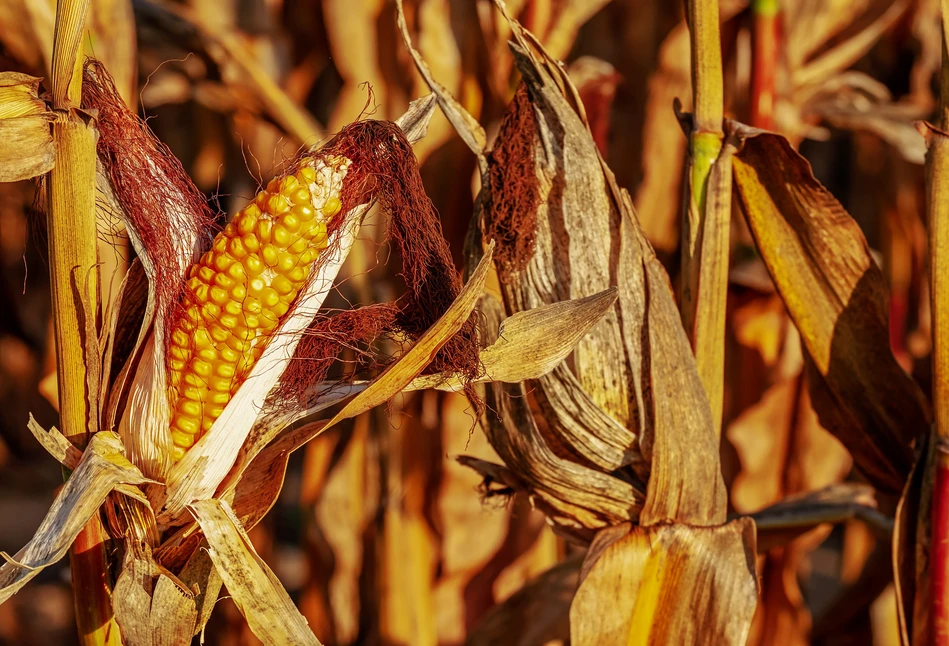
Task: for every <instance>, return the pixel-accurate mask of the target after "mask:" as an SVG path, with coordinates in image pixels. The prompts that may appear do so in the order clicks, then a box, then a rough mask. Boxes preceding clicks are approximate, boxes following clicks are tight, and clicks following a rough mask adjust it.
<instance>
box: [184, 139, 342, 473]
mask: <svg viewBox="0 0 949 646" xmlns="http://www.w3.org/2000/svg"><path fill="white" fill-rule="evenodd" d="M348 168H349V160H347V159H346V158H344V157H333V158H328V159H325V160H324V159H313V158H308V159H304V160H303V162H302V163H301V165H300V167H299V169H298V171H297V172H296V173H295V174H293V175H288V176H286V177H284V178H282V179H279V180H277V179H274V180H272V181H271V182H270V184H268V186H267V188H266V189H264V190H262V191H261V192H260V193H259V194H258V195H257V197H256V199H254V201H253V202H251V203H249V204H248V205H247V206H245V207H244V209H243V210H242V211H241V212H240V213H238V214H237V216H236V217H235V218H234V219H233V220H232V221H231V222H230V223H229V224H228V225H227V226H226V227H225V228H224V230H223V231H222V232H221V233H220V234H218V236H217V237H216V238H215V240H214V244H213V246H212V248H211V249H210V250H209V251H208V252H207V253H205V254H204V255H203V256H202V258H201V260H200V262H199V263H196V264H195V265H194V266H192V268H191V270H190V273H189V275H188V281H187V288H186V290H185V296H184V300H183V312H184V314H183V316H181V317H180V318H179V320H178V322H177V323H176V325H175V326H174V328H173V329H172V331H171V336H170V345H169V350H168V355H167V356H168V375H169V391H170V393H169V394H170V404H171V439H172V443H173V458H174V460H175V461H177V460H180V459H181V458H182V457H183V456H184V454H185V452H186V451H187V450H188V449H189V448H190V447H191V446H192V445H194V443H195V442H197V441H198V440H199V439H200V438H201V436H202V435H204V433H206V432H207V431H208V429H210V428H211V425H212V424H213V423H214V421H215V420H216V419H217V418H218V416H220V414H221V412H222V411H223V410H224V406H225V405H227V403H228V401H230V399H231V397H232V396H233V395H234V393H235V392H236V391H237V388H238V387H239V386H240V384H241V383H242V382H243V381H244V379H245V378H246V377H247V374H248V373H249V372H250V370H251V368H252V367H253V366H254V363H256V361H257V359H258V358H259V357H260V355H261V353H262V352H263V349H264V346H265V345H266V341H267V339H268V338H269V337H270V336H271V335H272V334H273V332H274V331H275V329H276V327H277V323H278V321H279V320H280V317H281V316H283V315H284V314H286V313H287V311H289V309H290V307H291V306H292V305H293V302H294V300H295V299H296V297H297V294H298V293H299V292H300V290H301V289H302V288H303V287H304V286H305V285H306V282H307V280H308V279H309V277H310V272H311V270H312V266H313V263H314V261H316V259H317V258H318V257H319V254H320V252H321V251H322V250H323V249H325V248H326V246H327V223H328V222H329V220H330V218H332V217H333V216H334V215H336V214H337V213H339V211H340V209H341V208H342V204H341V202H340V197H339V194H340V189H341V188H342V182H343V178H344V177H345V175H346V172H347V170H348Z"/></svg>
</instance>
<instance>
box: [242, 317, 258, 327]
mask: <svg viewBox="0 0 949 646" xmlns="http://www.w3.org/2000/svg"><path fill="white" fill-rule="evenodd" d="M244 325H245V326H246V327H247V329H249V330H250V329H254V328H258V327H260V319H259V318H257V317H256V316H255V315H254V314H245V315H244Z"/></svg>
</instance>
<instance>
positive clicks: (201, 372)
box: [191, 359, 212, 378]
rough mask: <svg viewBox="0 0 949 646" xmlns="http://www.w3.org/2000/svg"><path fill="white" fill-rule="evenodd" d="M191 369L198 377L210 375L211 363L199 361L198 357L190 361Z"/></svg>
mask: <svg viewBox="0 0 949 646" xmlns="http://www.w3.org/2000/svg"><path fill="white" fill-rule="evenodd" d="M191 369H192V370H193V371H194V372H195V373H197V375H198V376H199V377H205V378H207V377H210V376H211V372H212V368H211V364H210V363H208V362H207V361H201V360H200V359H199V360H197V361H194V362H192V364H191Z"/></svg>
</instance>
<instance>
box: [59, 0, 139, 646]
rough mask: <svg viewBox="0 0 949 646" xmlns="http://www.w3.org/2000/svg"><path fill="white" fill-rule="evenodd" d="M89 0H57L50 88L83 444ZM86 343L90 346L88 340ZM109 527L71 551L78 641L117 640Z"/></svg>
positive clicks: (66, 333) (68, 425)
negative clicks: (82, 108) (83, 103)
mask: <svg viewBox="0 0 949 646" xmlns="http://www.w3.org/2000/svg"><path fill="white" fill-rule="evenodd" d="M89 5H90V2H89V0H60V1H59V3H58V4H57V7H56V27H55V33H54V42H53V64H52V74H51V76H52V79H51V86H52V87H51V89H52V96H53V107H54V109H55V110H56V112H57V115H56V121H55V122H54V123H53V140H54V146H55V150H56V165H55V166H54V167H53V169H52V170H51V171H50V173H49V177H48V181H47V202H48V228H49V258H50V288H51V292H52V299H53V325H54V332H55V337H56V368H57V377H58V383H59V405H60V424H61V426H62V432H63V434H64V435H65V436H66V437H67V438H68V439H69V440H70V441H71V442H72V443H73V444H75V445H76V446H78V447H79V448H83V447H84V446H85V445H86V443H87V441H88V438H89V433H90V431H94V430H95V429H94V428H90V426H91V424H90V420H93V419H94V417H95V416H94V414H91V413H90V406H89V402H90V400H91V399H93V398H94V397H95V395H94V394H93V393H92V392H90V389H89V386H88V383H89V381H88V375H87V370H88V367H89V365H90V364H91V362H93V361H98V357H96V356H87V352H89V353H93V354H94V353H95V352H96V350H95V348H96V345H95V344H96V339H95V338H93V339H88V338H87V336H88V335H87V330H94V329H95V325H96V314H97V311H98V307H97V303H98V300H99V299H98V288H99V285H98V283H99V280H98V269H97V266H96V263H97V252H96V248H97V235H96V215H95V176H96V134H95V130H94V128H93V127H92V125H91V124H89V123H88V122H87V121H86V120H85V119H84V118H83V117H82V116H81V115H80V114H79V113H78V112H76V111H75V108H76V107H78V106H79V102H80V96H81V93H82V66H81V64H82V61H81V60H80V59H79V55H80V52H81V49H82V35H83V33H84V25H85V22H86V16H87V14H88V11H89ZM87 342H88V346H87ZM104 540H105V531H104V529H103V527H102V525H101V521H100V519H99V517H98V515H96V516H93V518H92V520H90V521H89V523H88V524H87V525H86V527H85V528H84V529H83V531H82V532H81V533H80V534H79V536H78V537H77V538H76V541H75V542H74V544H73V547H72V549H71V550H70V564H71V568H72V579H73V593H74V598H75V602H76V621H77V624H78V628H79V636H80V641H81V643H83V644H85V645H92V644H120V643H121V637H120V634H119V630H118V626H117V625H116V624H115V621H114V619H113V617H112V605H111V601H110V589H109V586H108V582H107V578H106V577H107V572H108V570H107V568H106V551H105V546H104V544H103V541H104Z"/></svg>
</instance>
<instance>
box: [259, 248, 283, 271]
mask: <svg viewBox="0 0 949 646" xmlns="http://www.w3.org/2000/svg"><path fill="white" fill-rule="evenodd" d="M260 257H261V258H262V259H263V261H264V264H265V265H267V266H268V267H274V266H276V264H277V260H278V259H279V254H278V252H277V248H276V247H275V246H273V245H272V244H265V245H264V246H263V248H262V249H261V250H260Z"/></svg>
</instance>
